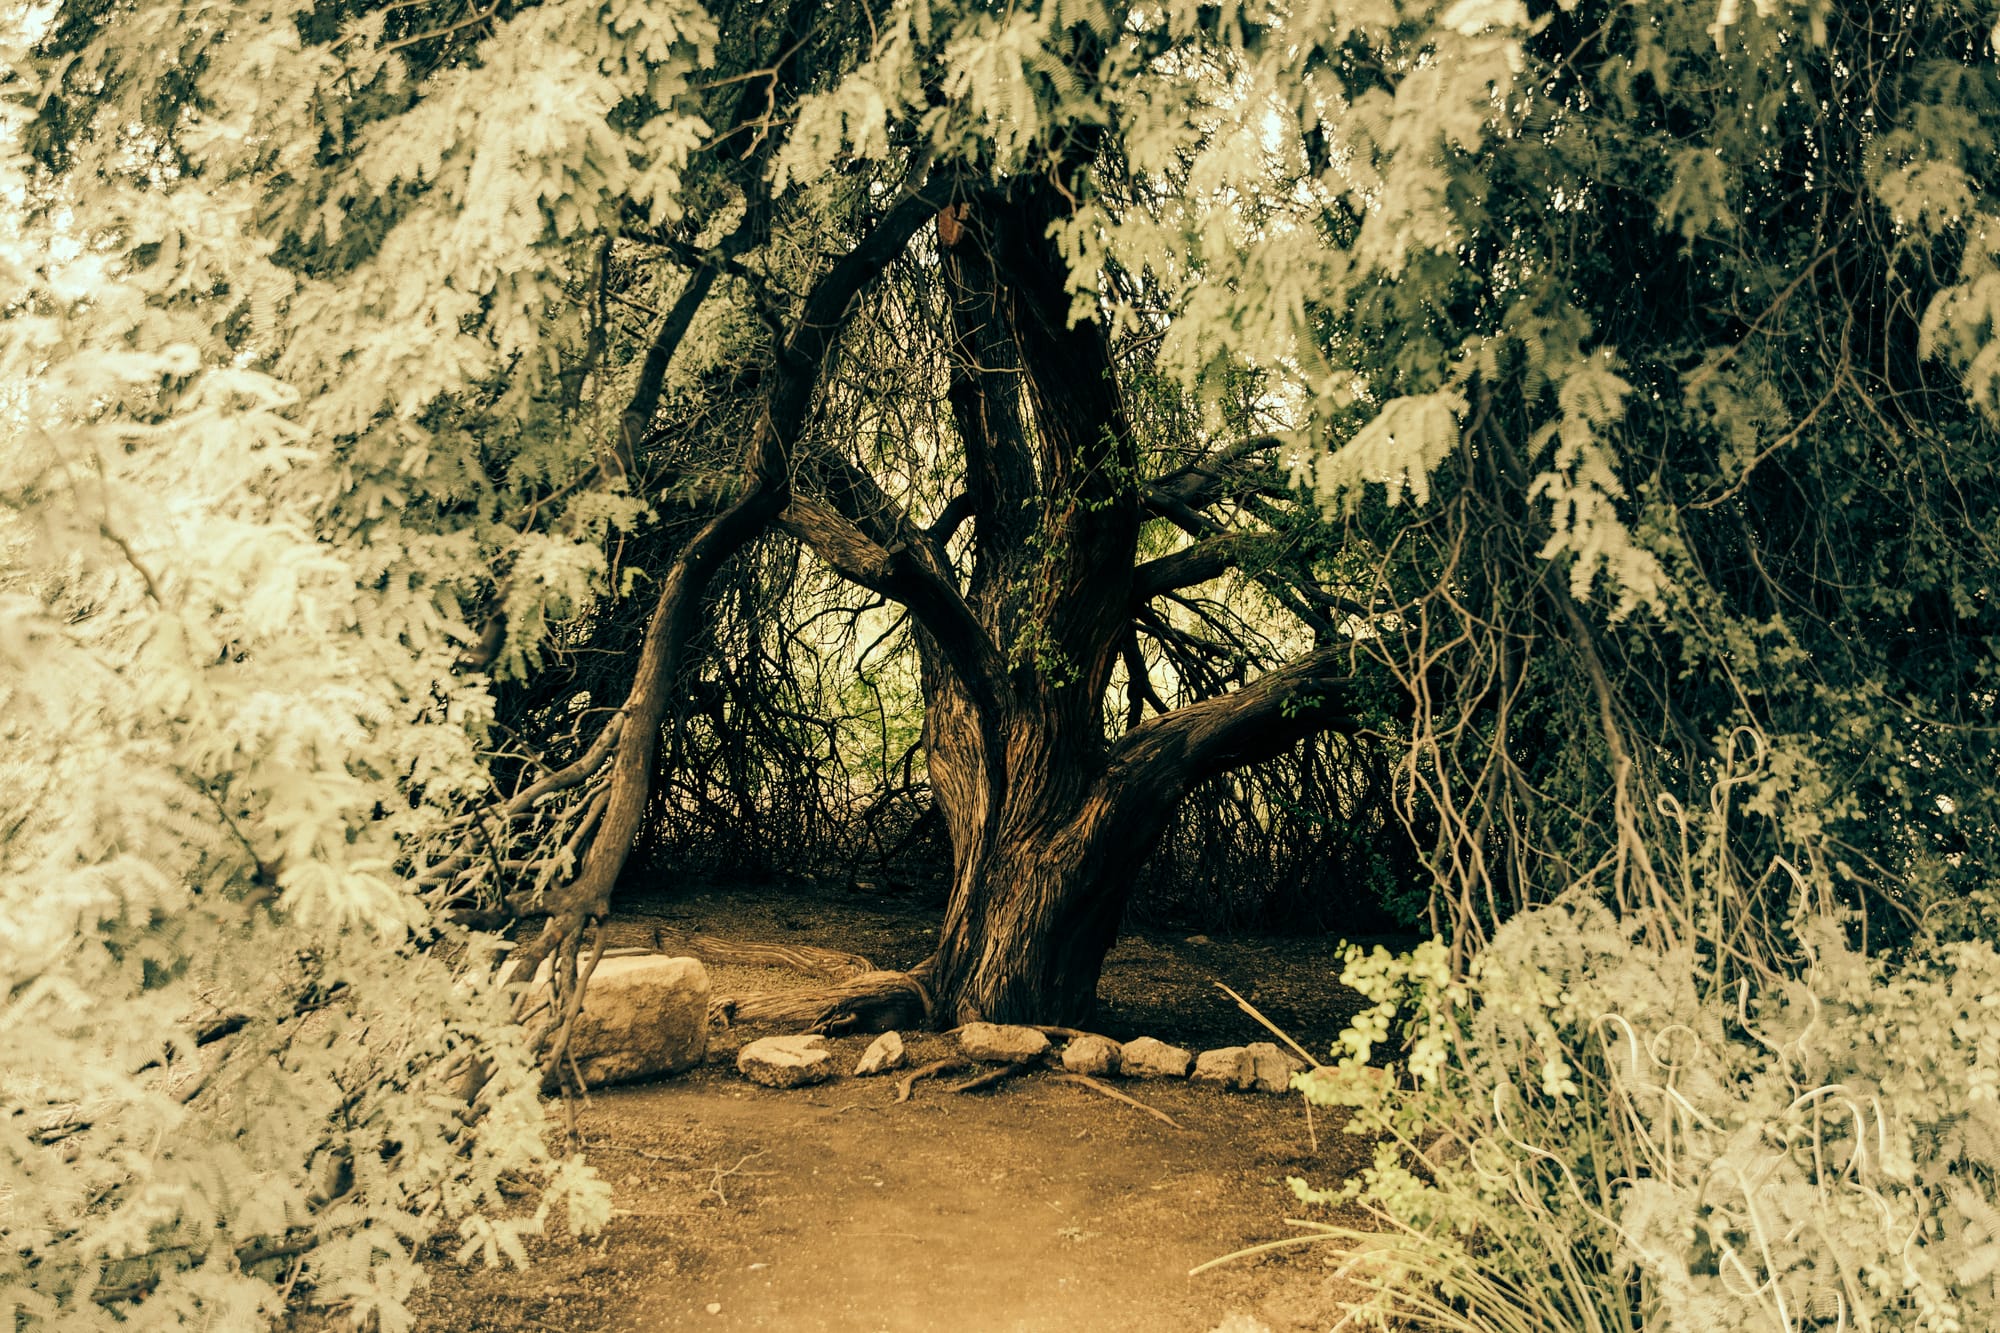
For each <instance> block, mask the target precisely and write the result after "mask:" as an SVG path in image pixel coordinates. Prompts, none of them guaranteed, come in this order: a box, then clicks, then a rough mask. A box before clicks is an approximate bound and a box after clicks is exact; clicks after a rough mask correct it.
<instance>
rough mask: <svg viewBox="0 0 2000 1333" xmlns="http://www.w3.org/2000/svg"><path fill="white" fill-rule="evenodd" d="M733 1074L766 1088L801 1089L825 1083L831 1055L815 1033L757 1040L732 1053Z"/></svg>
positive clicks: (831, 1067)
mask: <svg viewBox="0 0 2000 1333" xmlns="http://www.w3.org/2000/svg"><path fill="white" fill-rule="evenodd" d="M736 1072H738V1073H739V1074H741V1075H743V1077H745V1078H747V1079H749V1080H750V1081H751V1082H752V1083H761V1084H763V1085H764V1086H765V1087H767V1088H801V1087H804V1086H805V1085H807V1084H809V1083H824V1082H825V1081H826V1079H827V1076H828V1075H830V1074H831V1073H833V1052H831V1051H829V1050H827V1049H826V1038H825V1037H822V1036H820V1035H819V1034H818V1033H817V1032H809V1033H807V1034H805V1035H804V1036H801V1037H759V1038H758V1039H757V1040H756V1041H753V1042H751V1043H750V1044H749V1045H748V1046H745V1047H744V1048H743V1049H742V1050H740V1051H738V1052H737V1053H736Z"/></svg>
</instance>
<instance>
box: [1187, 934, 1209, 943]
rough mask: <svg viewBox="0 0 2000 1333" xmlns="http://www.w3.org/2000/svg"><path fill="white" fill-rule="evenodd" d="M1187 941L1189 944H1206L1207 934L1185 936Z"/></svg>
mask: <svg viewBox="0 0 2000 1333" xmlns="http://www.w3.org/2000/svg"><path fill="white" fill-rule="evenodd" d="M1187 942H1188V943H1189V944H1207V943H1208V936H1206V935H1190V936H1188V937H1187Z"/></svg>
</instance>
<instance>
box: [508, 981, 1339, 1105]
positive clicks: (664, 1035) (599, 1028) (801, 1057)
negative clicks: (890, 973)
mask: <svg viewBox="0 0 2000 1333" xmlns="http://www.w3.org/2000/svg"><path fill="white" fill-rule="evenodd" d="M543 981H544V984H543V985H541V986H539V987H537V988H535V990H534V992H533V993H534V994H536V995H538V996H539V997H540V998H541V999H542V1000H543V1001H544V1002H545V1001H546V1000H547V996H548V988H547V986H546V971H544V974H543ZM530 1012H531V1014H532V1013H533V1010H532V1009H531V1011H530ZM731 1012H732V1006H731V1004H730V1003H729V1002H728V1001H721V1002H717V1001H715V1000H713V999H712V997H711V993H710V986H709V979H708V974H707V971H706V969H704V968H703V966H702V964H701V962H700V961H699V960H697V959H694V958H689V957H673V958H669V957H662V956H659V955H641V956H631V955H625V956H620V957H614V958H608V959H603V960H601V961H600V962H599V963H598V966H597V968H596V969H594V970H593V984H592V986H591V988H590V990H589V993H588V996H587V997H586V998H585V1000H584V1003H583V1005H582V1007H581V1009H580V1011H579V1013H578V1015H577V1017H576V1019H575V1021H574V1022H573V1023H572V1024H571V1025H570V1035H569V1040H568V1044H567V1048H566V1056H567V1060H568V1061H569V1062H570V1068H571V1071H572V1073H573V1074H574V1076H575V1077H576V1079H578V1080H579V1081H581V1082H582V1083H584V1084H586V1085H590V1084H602V1083H618V1082H625V1081H629V1080H633V1079H643V1078H652V1077H657V1076H660V1075H666V1074H676V1073H681V1072H683V1071H685V1070H688V1069H692V1068H694V1067H696V1066H698V1065H700V1064H702V1063H703V1062H704V1060H705V1059H706V1058H707V1057H708V1054H709V1049H708V1045H709V1035H710V1029H711V1027H712V1026H714V1025H715V1024H716V1023H718V1022H726V1021H727V1017H728V1015H729V1014H730V1013H731ZM948 1035H950V1036H951V1037H952V1038H953V1039H954V1041H955V1044H956V1049H957V1054H956V1055H954V1056H951V1057H947V1058H945V1059H942V1060H937V1061H933V1062H932V1063H930V1064H929V1065H926V1066H924V1067H923V1068H921V1069H919V1070H917V1071H916V1072H915V1073H914V1074H913V1075H912V1076H910V1077H909V1078H907V1079H906V1080H905V1081H904V1082H903V1084H902V1086H901V1088H900V1090H899V1091H900V1097H901V1098H907V1097H908V1095H909V1087H910V1084H912V1083H913V1082H914V1081H915V1080H916V1079H917V1078H922V1077H926V1076H929V1075H933V1074H942V1073H945V1072H948V1071H949V1070H952V1069H956V1068H959V1067H962V1066H965V1065H967V1064H975V1065H991V1066H996V1067H998V1068H997V1070H996V1072H994V1073H991V1074H987V1075H982V1076H980V1077H978V1078H974V1079H972V1080H970V1081H969V1082H968V1083H967V1084H962V1085H960V1086H961V1087H962V1088H970V1087H975V1086H990V1085H991V1084H993V1083H996V1082H998V1081H1000V1079H1001V1078H1004V1077H1006V1076H1009V1075H1011V1074H1018V1073H1027V1072H1030V1071H1032V1070H1035V1069H1039V1068H1042V1067H1044V1066H1048V1065H1058V1066H1060V1067H1061V1069H1062V1070H1064V1071H1065V1072H1066V1073H1067V1074H1069V1075H1071V1076H1076V1077H1078V1078H1079V1079H1080V1080H1081V1081H1091V1080H1095V1079H1096V1078H1099V1077H1103V1076H1111V1075H1120V1076H1124V1077H1127V1078H1138V1079H1149V1078H1150V1079H1183V1078H1186V1079H1192V1080H1193V1081H1194V1082H1196V1083H1203V1084H1209V1085H1212V1086H1216V1087H1221V1088H1228V1089H1233V1090H1237V1091H1256V1092H1266V1093H1279V1092H1286V1091H1289V1090H1290V1089H1291V1087H1292V1080H1293V1077H1294V1076H1295V1075H1297V1074H1299V1073H1301V1072H1302V1071H1304V1070H1306V1069H1307V1068H1308V1067H1309V1064H1308V1062H1307V1061H1306V1060H1304V1059H1302V1058H1300V1056H1298V1055H1294V1054H1292V1053H1291V1052H1289V1051H1285V1050H1282V1049H1280V1048H1279V1047H1278V1046H1277V1045H1275V1044H1273V1043H1271V1042H1253V1043H1250V1044H1248V1045H1243V1046H1225V1047H1219V1048H1216V1049H1213V1050H1207V1051H1203V1052H1201V1053H1200V1054H1199V1055H1196V1054H1195V1053H1193V1052H1190V1051H1188V1050H1185V1049H1183V1048H1182V1047H1179V1046H1175V1045H1172V1044H1169V1043H1167V1042H1164V1041H1161V1040H1159V1039H1158V1038H1155V1037H1150V1036H1142V1037H1137V1038H1134V1039H1132V1040H1131V1041H1127V1042H1118V1041H1115V1040H1113V1039H1111V1038H1110V1037H1107V1036H1104V1035H1102V1034H1100V1033H1095V1032H1083V1031H1079V1030H1076V1029H1070V1028H1061V1027H1053V1026H1031V1025H1027V1024H1007V1023H985V1022H972V1023H966V1024H962V1025H960V1026H959V1027H957V1028H955V1029H953V1030H952V1031H951V1032H950V1033H949V1034H948ZM1051 1038H1055V1039H1056V1040H1060V1041H1061V1042H1062V1043H1063V1044H1062V1045H1061V1047H1060V1048H1058V1047H1057V1046H1056V1045H1055V1043H1054V1041H1052V1040H1051ZM826 1041H827V1038H826V1036H825V1035H824V1034H823V1033H820V1032H811V1031H809V1032H804V1033H798V1034H789V1035H778V1036H764V1037H758V1038H755V1039H753V1040H751V1041H749V1042H746V1043H745V1044H744V1045H743V1046H742V1047H741V1048H740V1049H739V1050H738V1052H737V1054H736V1059H735V1065H736V1069H737V1072H738V1073H740V1074H742V1075H743V1077H745V1078H747V1079H749V1080H750V1081H751V1082H753V1083H759V1084H763V1085H764V1086H766V1087H772V1088H792V1087H802V1086H808V1085H811V1084H816V1083H822V1082H825V1081H826V1080H827V1079H829V1078H832V1077H833V1076H834V1075H835V1073H836V1066H835V1063H834V1052H833V1051H832V1050H831V1049H829V1048H828V1046H827V1044H826ZM907 1059H908V1052H907V1050H906V1048H905V1046H904V1044H903V1040H902V1035H901V1034H900V1033H899V1032H897V1031H895V1030H894V1029H891V1030H889V1031H886V1032H882V1033H880V1034H878V1035H876V1036H875V1038H874V1040H873V1041H871V1042H870V1043H869V1044H868V1046H867V1048H866V1049H865V1050H864V1051H863V1052H862V1054H861V1056H860V1058H859V1060H858V1061H857V1062H856V1064H855V1066H854V1069H853V1075H854V1076H855V1077H857V1078H865V1077H868V1076H870V1075H875V1074H884V1073H888V1072H890V1071H892V1070H896V1069H901V1068H903V1067H904V1065H905V1064H906V1063H907Z"/></svg>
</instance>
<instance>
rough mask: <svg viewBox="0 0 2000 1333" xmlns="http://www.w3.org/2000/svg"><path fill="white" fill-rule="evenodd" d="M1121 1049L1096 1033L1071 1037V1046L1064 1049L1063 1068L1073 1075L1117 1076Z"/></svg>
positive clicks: (1115, 1043) (1109, 1039)
mask: <svg viewBox="0 0 2000 1333" xmlns="http://www.w3.org/2000/svg"><path fill="white" fill-rule="evenodd" d="M1120 1051H1121V1048H1120V1047H1119V1045H1118V1043H1117V1042H1115V1041H1113V1040H1111V1038H1109V1037H1100V1036H1098V1035H1097V1034H1096V1033H1095V1032H1086V1033H1084V1034H1083V1035H1082V1036H1080V1037H1071V1038H1070V1039H1069V1045H1067V1046H1065V1047H1063V1053H1062V1063H1063V1068H1064V1069H1067V1070H1068V1071H1069V1072H1070V1073H1072V1074H1090V1075H1098V1074H1115V1073H1117V1072H1118V1061H1119V1057H1120Z"/></svg>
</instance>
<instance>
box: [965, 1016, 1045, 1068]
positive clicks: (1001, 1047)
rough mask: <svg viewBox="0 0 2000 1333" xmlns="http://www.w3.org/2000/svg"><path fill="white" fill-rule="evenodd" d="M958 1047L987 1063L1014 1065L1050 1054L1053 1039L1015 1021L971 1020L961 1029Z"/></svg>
mask: <svg viewBox="0 0 2000 1333" xmlns="http://www.w3.org/2000/svg"><path fill="white" fill-rule="evenodd" d="M958 1047H959V1049H960V1050H962V1051H964V1052H965V1053H966V1054H967V1055H969V1056H971V1057H972V1058H973V1059H975V1060H979V1061H983V1062H984V1063H986V1064H989V1065H1012V1064H1019V1063H1020V1062H1021V1061H1023V1060H1035V1059H1039V1058H1040V1057H1041V1056H1043V1055H1046V1054H1047V1053H1048V1049H1049V1039H1048V1036H1047V1034H1045V1033H1041V1032H1037V1031H1036V1030H1035V1029H1034V1028H1028V1027H1021V1026H1019V1025H1018V1024H1014V1023H967V1024H966V1025H965V1026H964V1027H962V1028H960V1029H959V1030H958Z"/></svg>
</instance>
